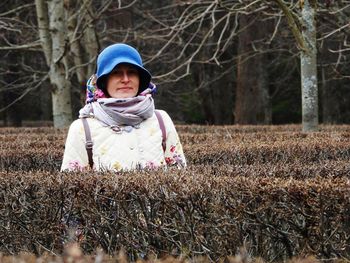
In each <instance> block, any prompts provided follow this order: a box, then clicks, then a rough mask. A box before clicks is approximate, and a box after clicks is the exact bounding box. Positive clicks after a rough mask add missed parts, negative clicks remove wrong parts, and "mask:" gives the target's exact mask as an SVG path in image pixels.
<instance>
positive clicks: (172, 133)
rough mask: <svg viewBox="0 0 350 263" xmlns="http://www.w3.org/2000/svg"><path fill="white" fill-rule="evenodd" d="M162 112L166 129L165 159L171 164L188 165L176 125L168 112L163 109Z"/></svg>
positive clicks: (180, 166)
mask: <svg viewBox="0 0 350 263" xmlns="http://www.w3.org/2000/svg"><path fill="white" fill-rule="evenodd" d="M160 113H161V115H162V118H163V121H164V126H165V129H166V149H165V153H164V157H165V161H166V163H167V165H169V166H172V165H176V166H178V167H179V168H182V167H186V165H187V164H186V158H185V155H184V152H183V149H182V145H181V142H180V138H179V135H178V134H177V131H176V129H175V125H174V123H173V121H172V120H171V118H170V116H169V115H168V113H166V112H165V111H162V110H160Z"/></svg>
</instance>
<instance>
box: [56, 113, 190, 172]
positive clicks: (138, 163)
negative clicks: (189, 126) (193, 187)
mask: <svg viewBox="0 0 350 263" xmlns="http://www.w3.org/2000/svg"><path fill="white" fill-rule="evenodd" d="M159 112H160V113H161V116H162V118H163V121H164V125H165V129H166V150H165V152H164V151H163V148H162V131H161V128H160V126H159V122H158V119H157V117H156V115H155V114H153V116H152V117H151V118H149V119H147V120H144V121H143V122H142V123H141V124H140V127H139V128H133V129H131V131H129V132H127V131H122V132H121V133H117V132H115V131H113V130H112V129H111V128H109V127H104V126H103V125H102V123H101V122H100V121H98V120H97V119H94V118H88V119H87V120H88V123H89V127H90V130H91V138H92V141H93V161H94V169H95V170H98V171H104V170H114V171H120V170H133V169H138V168H142V169H144V168H150V169H154V168H157V167H160V166H163V165H178V166H179V167H185V166H186V160H185V156H184V153H183V150H182V145H181V143H180V140H179V136H178V134H177V132H176V129H175V126H174V124H173V122H172V120H171V118H170V117H169V115H168V114H167V113H166V112H165V111H161V110H159ZM85 141H86V139H85V131H84V127H83V123H82V120H81V119H78V120H75V121H74V122H73V123H72V124H71V126H70V128H69V131H68V135H67V140H66V144H65V150H64V156H63V162H62V166H61V171H64V170H69V171H72V170H84V169H88V168H89V162H88V155H87V151H86V148H85Z"/></svg>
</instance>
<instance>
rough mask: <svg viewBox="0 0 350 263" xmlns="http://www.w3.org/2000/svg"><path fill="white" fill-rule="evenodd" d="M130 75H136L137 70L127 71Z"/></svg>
mask: <svg viewBox="0 0 350 263" xmlns="http://www.w3.org/2000/svg"><path fill="white" fill-rule="evenodd" d="M128 73H129V74H130V75H137V74H138V71H137V70H129V72H128Z"/></svg>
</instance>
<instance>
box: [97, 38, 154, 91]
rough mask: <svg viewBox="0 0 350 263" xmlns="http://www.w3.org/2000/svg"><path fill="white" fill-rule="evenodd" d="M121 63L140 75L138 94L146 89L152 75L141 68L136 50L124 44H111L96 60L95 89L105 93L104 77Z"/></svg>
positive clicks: (139, 57)
mask: <svg viewBox="0 0 350 263" xmlns="http://www.w3.org/2000/svg"><path fill="white" fill-rule="evenodd" d="M121 63H128V64H131V65H133V66H135V67H136V68H137V69H138V71H139V75H140V87H139V93H140V92H142V91H143V90H145V89H147V88H148V85H149V83H150V81H151V78H152V75H151V73H149V72H148V70H146V69H145V68H144V67H143V64H142V59H141V56H140V54H139V52H137V50H136V49H135V48H133V47H131V46H129V45H126V44H113V45H110V46H108V47H106V48H105V49H104V50H103V51H102V52H101V53H100V54H99V56H98V58H97V73H96V75H97V80H96V83H97V87H98V88H100V89H101V90H103V91H104V92H105V91H106V83H105V82H106V77H107V76H108V74H109V73H111V72H112V70H113V69H114V68H115V67H116V66H118V65H119V64H121Z"/></svg>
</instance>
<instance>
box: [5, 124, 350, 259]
mask: <svg viewBox="0 0 350 263" xmlns="http://www.w3.org/2000/svg"><path fill="white" fill-rule="evenodd" d="M178 131H179V135H180V137H181V141H182V143H183V145H184V150H185V154H186V157H187V159H188V162H189V167H188V168H187V169H186V170H177V169H172V168H171V169H168V170H166V171H165V170H158V171H135V172H129V173H128V172H120V173H112V172H108V173H98V172H85V173H74V172H73V173H60V172H58V170H59V167H60V164H61V159H62V154H63V150H64V140H65V136H66V132H67V130H66V129H65V130H55V129H53V128H48V127H46V128H23V129H18V128H0V144H1V148H0V226H1V227H0V251H2V252H3V253H4V254H5V255H9V254H16V253H22V254H20V255H18V257H16V260H19V261H20V262H26V261H28V262H31V261H32V262H34V261H33V260H34V255H33V254H31V253H34V254H35V255H37V256H40V260H41V262H56V261H57V262H70V260H73V259H69V260H68V259H67V258H64V257H65V256H66V254H62V253H63V252H64V246H65V244H67V242H68V244H70V243H69V241H70V240H72V239H73V240H76V241H78V242H79V244H80V246H81V248H82V250H83V251H84V253H85V254H83V253H80V252H79V249H80V248H78V247H74V246H73V247H72V248H71V249H72V251H73V252H74V251H75V252H76V253H77V256H76V257H75V258H76V259H74V260H84V262H98V261H96V260H102V261H100V262H110V261H111V262H115V260H117V261H118V262H125V263H126V262H129V261H139V262H144V261H148V262H151V261H152V262H155V261H157V262H162V261H171V262H180V261H181V262H185V261H191V262H207V261H213V260H215V261H217V260H219V261H220V260H222V262H262V261H263V259H264V260H267V261H285V260H287V259H290V258H293V257H297V256H301V255H305V258H296V259H294V258H293V259H292V260H291V262H314V261H316V259H315V258H313V257H307V255H314V256H315V257H316V258H319V259H321V260H323V259H334V260H335V259H342V258H349V257H350V246H349V243H350V239H349V233H350V223H349V222H350V191H349V190H350V183H349V178H350V164H349V158H350V156H349V155H350V147H349V146H348V141H349V138H350V126H321V132H317V133H311V134H305V133H301V132H299V131H300V126H299V125H286V126H198V125H189V126H178ZM70 233H73V236H71V235H70ZM98 247H100V248H102V249H103V251H104V253H107V254H104V253H102V252H99V253H100V254H98V253H96V248H98ZM240 247H245V248H246V252H244V253H243V252H242V251H241V252H239V253H238V254H237V250H238V249H239V248H240ZM122 248H124V249H125V253H126V254H125V256H123V254H122V252H120V253H121V254H119V258H118V257H117V259H116V258H115V257H116V256H114V257H113V255H115V254H116V253H119V251H121V249H122ZM65 251H66V252H64V253H68V254H72V253H73V252H67V251H68V248H66V250H65ZM75 252H74V253H75ZM54 253H56V254H57V255H62V256H57V257H55V256H54ZM74 253H73V254H74ZM79 253H80V254H79ZM94 253H95V254H94ZM107 255H108V256H107ZM126 255H127V256H126ZM229 255H235V256H229ZM248 255H249V257H248ZM20 257H22V259H21V258H20ZM259 257H261V258H259ZM24 258H26V259H25V260H26V261H23V260H24ZM12 259H13V260H15V258H12ZM5 260H10V256H7V257H5V256H2V257H1V258H0V261H1V262H6V261H5ZM21 260H22V261H21ZM45 260H46V261H45ZM55 260H56V261H55ZM67 260H68V261H67ZM109 260H110V261H109ZM74 262H75V261H74ZM344 262H345V261H344Z"/></svg>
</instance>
